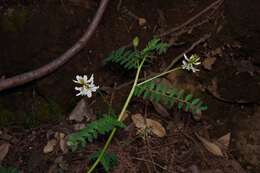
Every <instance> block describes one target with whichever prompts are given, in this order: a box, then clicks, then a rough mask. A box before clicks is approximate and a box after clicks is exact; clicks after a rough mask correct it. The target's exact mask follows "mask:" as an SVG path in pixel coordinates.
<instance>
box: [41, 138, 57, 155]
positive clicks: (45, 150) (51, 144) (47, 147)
mask: <svg viewBox="0 0 260 173" xmlns="http://www.w3.org/2000/svg"><path fill="white" fill-rule="evenodd" d="M56 144H57V140H56V139H51V140H49V141H48V142H47V144H46V145H45V146H44V148H43V153H45V154H46V153H50V152H52V151H53V150H54V147H55V146H56Z"/></svg>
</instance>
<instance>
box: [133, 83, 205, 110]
mask: <svg viewBox="0 0 260 173" xmlns="http://www.w3.org/2000/svg"><path fill="white" fill-rule="evenodd" d="M134 95H135V96H137V97H140V96H141V97H143V98H144V99H148V100H150V101H155V102H161V103H162V104H164V105H166V106H168V107H172V106H173V105H174V104H176V103H177V108H178V109H180V110H185V111H187V112H192V113H193V114H198V113H200V112H201V111H204V110H206V109H207V106H206V105H205V104H203V102H202V101H201V100H200V99H198V98H193V96H192V94H187V95H185V93H184V90H180V91H178V90H176V89H172V88H168V87H166V86H164V85H162V84H158V83H155V82H152V81H150V82H147V83H144V84H143V85H137V86H136V89H135V91H134Z"/></svg>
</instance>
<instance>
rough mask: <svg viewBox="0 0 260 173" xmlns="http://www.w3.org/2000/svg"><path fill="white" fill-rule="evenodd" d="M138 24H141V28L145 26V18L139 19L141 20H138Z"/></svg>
mask: <svg viewBox="0 0 260 173" xmlns="http://www.w3.org/2000/svg"><path fill="white" fill-rule="evenodd" d="M138 24H139V25H140V26H143V25H144V24H146V20H145V18H142V17H139V18H138Z"/></svg>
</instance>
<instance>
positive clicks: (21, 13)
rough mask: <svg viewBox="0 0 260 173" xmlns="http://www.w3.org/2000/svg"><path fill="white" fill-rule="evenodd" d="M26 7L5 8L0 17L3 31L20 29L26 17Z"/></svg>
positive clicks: (27, 11)
mask: <svg viewBox="0 0 260 173" xmlns="http://www.w3.org/2000/svg"><path fill="white" fill-rule="evenodd" d="M28 14H29V10H28V8H25V7H21V6H18V7H16V8H13V9H7V10H6V12H5V14H4V15H2V17H1V18H0V19H1V20H0V27H1V30H3V31H4V32H18V31H21V30H22V29H23V27H24V24H25V23H26V21H27V19H28V16H29V15H28Z"/></svg>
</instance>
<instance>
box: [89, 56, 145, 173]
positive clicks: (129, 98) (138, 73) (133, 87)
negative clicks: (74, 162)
mask: <svg viewBox="0 0 260 173" xmlns="http://www.w3.org/2000/svg"><path fill="white" fill-rule="evenodd" d="M144 61H145V58H144V59H143V60H142V62H141V64H140V65H139V66H138V69H137V72H136V75H135V80H134V84H133V86H132V89H131V91H130V93H129V95H128V97H127V99H126V102H125V104H124V106H123V108H122V110H121V112H120V114H119V116H118V121H121V120H122V117H123V115H124V113H125V111H126V108H127V107H128V105H129V103H130V101H131V98H132V96H133V94H134V90H135V87H136V85H137V82H138V78H139V75H140V71H141V68H142V66H143V64H144ZM116 130H117V129H116V128H114V129H113V130H112V132H111V133H110V135H109V137H108V139H107V141H106V144H105V146H104V147H103V149H102V151H101V153H100V155H99V156H98V158H97V160H96V161H95V163H94V164H93V165H92V166H91V168H90V169H89V170H88V171H87V173H91V172H92V171H94V169H95V168H96V167H97V165H98V163H99V162H100V161H101V159H102V158H103V156H104V154H105V152H106V150H107V149H108V147H109V144H110V143H111V141H112V139H113V137H114V135H115V133H116Z"/></svg>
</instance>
